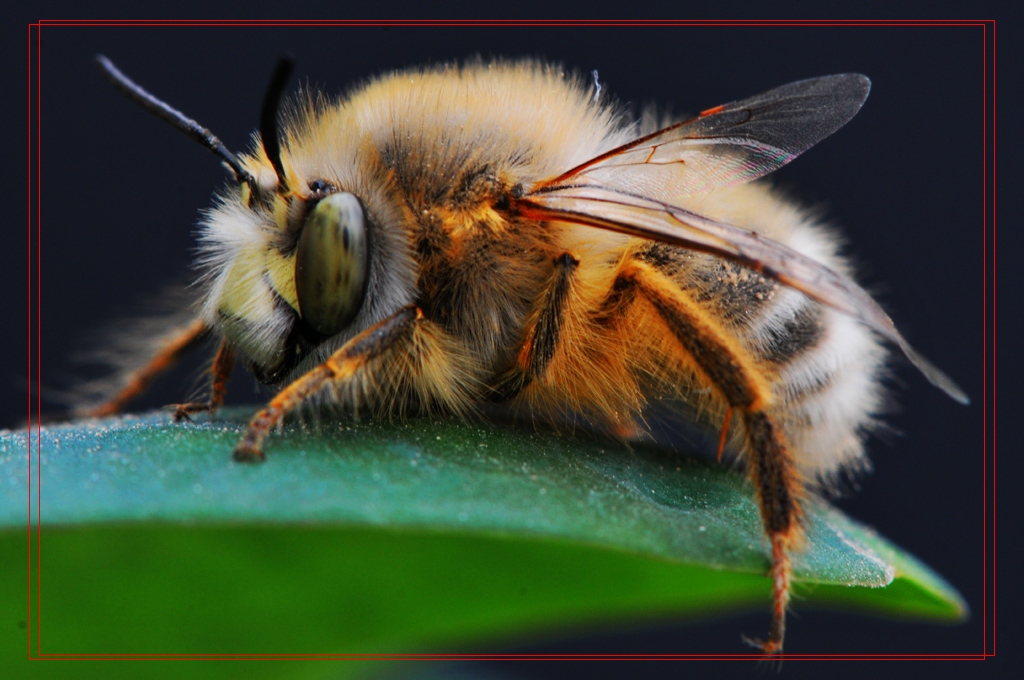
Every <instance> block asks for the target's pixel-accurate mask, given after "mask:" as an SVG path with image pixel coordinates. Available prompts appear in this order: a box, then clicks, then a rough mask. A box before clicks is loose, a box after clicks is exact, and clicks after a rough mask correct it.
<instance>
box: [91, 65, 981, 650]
mask: <svg viewBox="0 0 1024 680" xmlns="http://www.w3.org/2000/svg"><path fill="white" fill-rule="evenodd" d="M99 61H100V65H101V67H102V68H103V70H104V71H105V72H106V74H107V75H108V76H109V78H110V79H111V81H112V82H113V83H114V84H115V85H116V86H117V87H118V88H120V89H121V90H122V91H123V92H125V93H126V94H127V95H128V96H130V97H131V98H133V99H135V100H136V101H138V102H139V103H141V104H142V105H143V106H144V107H146V108H147V109H149V110H150V111H152V112H154V113H156V114H157V115H159V116H161V117H162V118H164V119H165V120H167V121H169V122H170V123H172V124H173V125H175V126H176V127H178V128H179V129H181V130H182V131H184V132H186V133H187V134H189V135H190V136H192V137H193V138H195V139H196V140H198V141H200V142H201V143H202V144H204V145H205V146H207V148H209V149H210V150H212V151H213V152H214V153H216V154H217V155H218V156H219V157H220V159H221V160H222V161H223V162H224V163H225V164H226V165H227V166H228V168H229V169H230V170H231V172H232V173H233V175H234V182H233V183H232V184H231V185H230V186H228V187H227V188H226V189H225V190H224V191H222V192H221V193H220V194H219V195H218V196H217V199H216V201H215V204H214V206H213V208H212V209H211V210H210V211H209V212H208V213H207V214H206V216H205V218H204V220H203V223H202V226H201V234H200V256H199V266H200V269H201V271H202V275H201V283H202V287H201V290H202V291H203V292H202V301H201V306H200V308H199V309H200V311H199V314H198V318H197V319H196V320H194V321H193V322H191V323H190V324H188V325H187V326H185V327H183V328H181V329H180V330H179V331H178V332H176V334H175V335H174V337H173V339H172V340H171V341H170V342H168V343H167V344H166V345H165V346H164V347H163V348H162V349H161V350H160V351H159V352H158V353H157V354H156V356H154V357H153V358H152V360H151V361H150V362H149V364H147V365H145V366H143V367H142V368H140V369H138V370H137V371H135V372H133V373H132V374H130V375H129V376H127V381H126V383H125V385H124V387H123V388H122V389H121V390H120V392H119V393H117V394H116V395H115V396H114V397H113V398H111V399H110V400H109V401H107V402H105V403H103V404H102V405H100V406H98V407H95V408H94V409H93V410H92V414H93V415H106V414H110V413H115V412H118V411H120V410H122V409H123V408H124V406H125V405H126V404H127V403H128V402H129V401H130V400H131V399H132V398H133V397H134V396H136V395H138V394H139V393H140V392H141V391H142V390H143V389H145V387H146V385H147V384H148V383H149V381H150V380H152V378H153V377H154V376H155V375H157V374H158V373H159V372H160V371H162V370H163V369H164V368H165V367H166V366H168V365H169V364H170V363H172V362H173V360H175V359H176V358H178V357H179V356H180V355H181V354H183V353H184V352H185V351H187V350H188V349H189V348H190V347H193V346H195V345H196V344H197V343H198V342H199V340H201V339H202V338H204V337H207V336H211V335H212V336H214V337H216V338H218V339H219V343H220V344H219V349H218V351H217V354H216V357H215V359H214V361H213V364H212V368H211V371H210V375H211V389H210V396H209V398H208V399H207V400H206V401H202V402H195V403H187V404H182V405H180V406H178V407H177V410H176V418H178V419H185V418H188V417H189V416H190V415H191V414H195V413H198V412H203V411H209V412H213V411H216V409H217V408H218V407H219V406H220V405H221V404H222V403H223V399H224V394H225V391H226V386H227V382H228V379H229V377H230V373H231V370H232V368H233V366H234V364H235V363H236V359H238V358H240V359H241V360H242V361H243V362H244V363H245V364H246V365H248V367H249V368H250V370H251V371H252V373H253V374H254V375H255V376H256V377H257V378H258V379H259V380H260V381H261V382H262V383H264V384H266V385H269V386H271V387H272V388H274V389H276V390H277V392H276V395H275V396H274V397H273V398H272V399H271V400H270V402H269V403H268V404H267V405H266V406H265V407H264V408H262V409H261V410H260V411H258V412H257V413H256V415H255V416H254V417H253V419H252V421H251V422H250V424H249V426H248V428H247V430H246V432H245V434H244V436H243V437H242V439H241V441H240V442H239V443H238V445H237V446H236V448H235V451H234V457H235V459H236V460H239V461H259V460H262V459H264V457H265V445H266V440H267V437H268V435H269V434H270V433H271V431H272V430H274V428H275V427H277V426H278V425H279V424H280V423H281V422H282V421H283V420H284V418H285V417H286V416H288V415H289V414H290V413H293V412H296V411H298V410H300V409H302V408H304V407H308V406H311V405H312V406H316V405H322V404H332V405H339V406H341V407H344V408H349V409H356V408H359V409H365V410H368V411H370V412H372V413H375V414H379V415H396V416H401V415H404V414H407V413H422V412H437V413H447V414H455V415H466V414H470V413H472V412H474V411H475V410H476V409H477V408H478V407H479V406H480V405H482V404H485V403H487V402H506V403H510V404H512V405H514V406H515V407H517V408H522V409H525V410H527V411H529V412H531V413H533V414H535V415H538V416H539V417H541V418H549V419H557V418H559V417H562V416H565V415H566V414H571V415H573V416H575V417H579V418H583V419H586V420H588V421H589V422H591V423H593V424H594V425H595V426H596V427H598V428H601V429H604V430H606V431H608V432H609V433H612V434H617V435H619V436H627V435H628V434H629V433H636V432H638V431H639V430H640V429H642V425H643V414H644V412H645V410H646V409H647V408H648V407H649V406H650V405H651V404H652V403H654V402H656V401H659V400H663V399H664V400H669V403H678V404H684V405H685V412H680V414H679V415H680V417H681V418H689V419H694V418H695V419H697V420H699V421H700V422H701V423H703V424H704V425H706V426H707V427H709V428H713V429H714V430H715V431H718V432H720V433H721V440H720V446H719V456H721V454H722V450H723V449H724V448H725V446H726V444H727V443H728V442H730V441H731V443H732V447H731V448H732V449H733V450H735V451H737V452H738V453H739V455H740V456H741V457H742V459H743V460H744V463H745V466H746V470H747V474H748V476H749V478H750V480H751V482H752V484H753V486H754V488H755V490H756V492H757V497H758V501H759V504H760V511H761V516H762V520H763V524H764V530H765V534H766V537H767V539H768V542H769V544H770V546H771V562H772V567H771V577H772V579H773V610H772V623H771V627H770V630H769V633H768V636H767V638H766V639H765V640H764V641H756V644H757V645H758V646H759V647H760V648H761V649H762V650H763V651H764V652H765V653H769V654H771V653H777V652H780V651H781V650H782V647H783V640H784V634H785V615H786V607H787V602H788V599H789V594H790V578H791V565H790V556H791V554H792V553H793V551H795V550H799V549H800V543H801V539H802V531H801V518H802V513H801V505H802V502H803V500H804V499H805V498H806V497H807V495H808V494H810V493H814V492H815V490H816V489H817V488H818V487H820V486H822V485H825V486H827V485H828V484H829V483H830V482H831V481H832V480H833V479H834V478H835V476H836V475H837V474H839V473H840V472H842V471H856V470H858V469H860V468H862V467H863V466H864V465H865V463H866V461H865V457H864V450H863V444H862V442H863V438H864V436H865V435H866V433H867V432H869V431H870V429H871V428H872V426H873V425H874V424H875V423H876V418H877V413H878V411H879V410H880V407H881V405H882V401H883V390H882V387H881V371H882V368H883V365H884V363H885V360H886V356H887V350H886V349H885V347H884V345H883V342H884V341H885V340H888V341H889V342H891V343H894V344H895V345H896V346H898V347H899V348H900V349H901V350H902V351H903V353H904V354H905V355H906V356H907V357H908V358H909V359H910V361H911V362H912V363H913V364H914V365H915V366H917V367H918V368H919V369H920V370H921V371H922V372H923V373H924V375H925V376H926V377H927V378H928V379H929V380H930V381H931V382H932V383H933V384H935V385H936V386H938V387H939V388H940V389H942V390H944V391H945V392H946V393H947V394H949V395H950V396H951V397H953V398H954V399H956V400H958V401H961V402H964V403H966V402H967V398H966V396H965V395H964V393H963V392H962V391H961V390H960V389H959V388H958V387H957V386H956V385H955V384H954V383H953V381H952V380H950V379H949V378H948V377H947V376H945V375H944V374H943V373H942V372H941V371H939V369H937V368H936V367H934V366H933V365H932V364H930V363H929V362H928V361H927V360H926V359H924V358H923V357H922V356H921V355H919V354H918V353H917V352H916V351H915V350H914V349H913V348H912V347H911V346H910V345H909V344H908V343H907V342H906V340H905V339H904V338H903V337H902V336H901V335H900V333H899V332H898V331H897V330H896V328H895V326H894V325H893V323H892V321H891V320H890V319H889V317H888V316H887V315H886V314H885V312H884V311H883V310H882V309H881V307H880V306H879V305H878V304H877V303H876V302H875V301H874V300H873V299H872V298H871V297H870V295H868V294H867V293H866V292H865V291H864V290H863V289H862V288H861V287H860V286H859V285H858V284H857V283H855V282H854V280H853V279H852V278H851V274H850V267H849V265H848V264H847V263H846V261H845V260H844V259H843V258H842V257H841V256H840V254H839V246H838V243H837V239H836V237H835V236H834V235H833V234H832V233H831V232H829V231H828V230H827V229H825V228H824V227H823V226H821V225H820V224H817V223H816V222H815V221H814V220H813V219H812V218H811V217H810V216H809V215H808V213H807V212H805V211H803V210H801V209H800V208H799V207H798V206H795V205H793V204H791V203H790V202H787V201H786V200H784V199H783V198H781V197H779V196H778V195H776V194H775V193H773V191H772V190H771V189H770V188H768V187H766V186H764V185H762V184H758V183H755V182H754V180H757V179H758V178H760V177H763V176H765V175H767V174H768V173H770V172H772V171H774V170H775V169H777V168H779V167H781V166H782V165H784V164H786V163H788V162H789V161H791V160H793V159H794V158H795V157H796V156H797V155H799V154H800V153H802V152H803V151H805V150H807V149H808V148H810V147H811V146H813V145H814V144H816V143H817V142H819V141H820V140H822V139H823V138H825V137H827V136H828V135H830V134H832V133H833V132H835V131H836V130H837V129H838V128H840V127H842V126H843V125H845V124H846V123H847V122H848V121H849V120H850V119H851V118H852V117H853V116H854V115H855V114H856V113H857V111H858V110H859V109H860V107H861V105H862V104H863V102H864V101H865V99H866V97H867V95H868V91H869V89H870V82H869V80H868V79H867V78H866V77H864V76H862V75H857V74H843V75H833V76H826V77H822V78H814V79H810V80H803V81H799V82H795V83H791V84H789V85H784V86H782V87H779V88H776V89H774V90H770V91H768V92H766V93H764V94H761V95H757V96H754V97H751V98H749V99H743V100H740V101H736V102H733V103H730V104H725V105H722V106H716V107H714V108H710V109H707V110H705V111H703V112H701V113H700V114H699V115H697V116H696V117H693V118H690V119H687V120H683V121H681V122H677V123H675V124H672V125H669V126H667V127H663V128H660V129H659V128H658V126H656V125H653V124H651V123H644V122H641V123H639V124H638V123H631V122H629V121H627V120H626V119H625V117H624V116H623V115H622V113H621V112H620V110H619V109H618V108H616V107H614V106H612V105H609V104H607V103H605V101H604V100H602V98H601V97H600V96H599V95H600V88H599V87H598V86H597V84H596V82H595V83H594V84H593V85H589V84H587V83H586V82H585V81H584V80H582V79H580V78H578V77H576V76H572V75H567V74H565V73H563V72H562V71H561V70H559V69H558V68H555V67H551V66H545V65H543V64H540V63H536V62H532V61H525V62H502V61H497V62H483V61H475V62H470V63H468V64H465V65H462V66H454V65H451V66H442V67H436V68H425V69H419V70H409V71H403V72H399V73H393V74H390V75H386V76H383V77H381V78H378V79H376V80H373V81H371V82H369V83H367V84H365V85H363V86H361V87H358V88H356V89H355V90H354V91H352V92H351V93H350V94H348V95H347V96H346V97H344V98H342V99H340V100H338V101H329V100H327V99H326V98H324V97H322V96H320V95H307V96H306V97H305V98H300V99H299V100H298V101H297V103H295V104H293V105H291V107H290V108H289V109H288V110H287V111H286V112H285V113H284V115H282V114H281V111H280V109H281V106H280V101H281V99H282V95H283V93H284V91H285V89H286V84H287V81H288V77H289V73H290V70H291V65H290V63H288V62H286V61H282V63H281V65H279V67H278V70H277V72H276V73H275V74H274V77H273V79H272V82H271V85H270V88H269V89H268V93H267V96H266V98H265V102H264V107H263V112H262V116H261V127H260V134H259V137H258V138H257V141H256V143H255V144H254V147H253V149H252V150H251V151H250V152H249V153H248V154H246V155H243V156H241V157H238V156H236V155H234V154H233V153H231V152H230V151H228V150H227V149H226V148H225V147H224V145H223V144H222V143H221V142H220V141H219V140H218V139H217V138H216V137H215V136H214V135H213V134H212V133H210V132H209V131H208V130H206V129H205V128H202V127H201V126H200V125H199V124H198V123H196V122H194V121H192V120H190V119H188V118H187V117H185V116H184V115H183V114H181V113H180V112H178V111H176V110H174V109H172V108H171V107H169V106H168V105H167V104H165V103H163V102H162V101H160V100H158V99H156V98H155V97H153V96H152V95H150V94H149V93H148V92H146V91H145V90H144V89H142V88H141V87H140V86H138V85H136V84H135V83H133V82H132V81H131V80H129V79H128V78H127V77H126V76H124V75H123V74H122V73H120V71H118V70H117V68H116V67H115V66H114V65H113V64H112V63H111V62H109V60H107V59H105V58H103V57H100V58H99Z"/></svg>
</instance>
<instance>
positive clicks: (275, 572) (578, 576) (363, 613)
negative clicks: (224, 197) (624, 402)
mask: <svg viewBox="0 0 1024 680" xmlns="http://www.w3.org/2000/svg"><path fill="white" fill-rule="evenodd" d="M247 415H248V412H245V411H237V410H230V411H228V412H226V413H224V414H221V415H219V416H218V417H217V418H216V419H214V420H210V421H205V422H201V423H199V424H195V425H175V424H173V423H170V422H169V418H168V417H167V416H166V415H165V414H150V415H145V416H141V417H134V416H129V417H125V418H121V419H110V420H99V421H82V422H77V423H71V424H68V425H62V426H56V427H48V428H44V429H43V430H42V435H41V439H40V441H39V442H38V446H39V451H40V456H41V458H40V460H41V466H38V465H37V464H36V458H35V456H36V445H37V444H36V442H35V436H34V434H33V437H32V467H31V475H32V488H33V507H35V505H34V503H35V500H36V498H35V482H36V477H37V475H38V481H39V483H40V485H41V494H40V497H41V507H40V510H39V513H40V514H39V516H40V518H41V527H42V529H41V533H40V541H39V544H38V548H39V556H40V565H39V566H40V573H41V574H42V576H41V583H40V584H38V585H39V586H41V587H40V590H39V592H40V594H41V595H40V598H41V603H40V607H41V619H40V622H41V624H42V625H41V627H40V630H41V634H40V640H39V641H40V643H41V647H40V648H41V650H42V651H43V653H49V654H96V653H110V654H339V653H340V654H344V653H370V654H377V653H396V652H419V651H433V650H450V649H461V648H464V645H466V644H472V643H479V642H480V641H481V640H486V639H493V638H496V637H499V636H504V635H510V634H519V635H521V634H523V633H524V632H526V631H537V630H543V629H551V628H555V627H565V626H572V625H577V624H582V623H587V622H595V621H598V622H600V621H611V620H615V619H620V618H627V617H628V618H637V617H641V616H651V615H669V614H672V615H683V614H686V615H699V614H701V613H704V612H711V611H714V612H718V611H721V610H722V609H723V608H740V607H751V606H754V607H764V608H765V611H766V612H767V606H768V602H769V599H770V583H769V580H768V578H766V577H765V573H766V571H767V569H768V566H769V557H768V549H767V545H766V542H765V539H764V536H763V534H762V530H761V521H760V517H759V515H758V511H757V507H756V504H755V500H754V496H753V492H752V489H751V488H750V486H749V484H748V482H747V481H746V480H745V478H744V477H743V476H742V475H740V474H738V473H737V472H735V471H730V470H727V469H724V468H722V467H718V466H714V465H710V464H707V463H702V462H697V461H693V460H689V459H684V458H681V457H679V456H677V455H675V454H668V453H665V452H662V451H657V450H654V449H650V448H643V447H638V448H634V449H632V450H630V449H628V448H626V447H624V446H623V445H621V444H617V443H610V442H602V441H596V440H592V439H588V438H585V437H580V436H554V435H539V434H534V433H531V432H524V431H522V430H510V429H502V428H500V427H497V426H493V425H481V424H465V423H458V422H440V423H438V422H428V421H413V422H409V423H403V424H354V423H351V422H349V423H344V424H339V423H337V422H324V423H322V424H321V425H319V426H317V427H308V428H306V427H302V426H288V427H285V428H284V430H283V431H282V433H280V434H276V435H274V436H272V438H271V439H270V440H269V445H268V454H269V460H268V461H267V462H266V463H264V464H261V465H246V464H238V463H234V462H232V461H231V450H232V448H233V445H234V443H235V442H236V441H237V439H238V438H239V436H240V434H241V432H242V430H243V428H244V424H245V422H246V420H247ZM28 445H29V438H28V435H27V433H26V432H23V431H22V432H13V433H5V434H3V435H2V436H0V482H2V484H3V492H2V495H0V545H2V546H3V547H2V549H0V556H2V557H3V559H2V561H0V578H2V580H3V583H5V584H7V585H6V586H5V587H6V588H8V589H9V590H10V592H7V593H5V594H4V597H3V599H4V601H6V602H15V603H18V604H17V607H16V608H15V611H16V612H17V611H20V614H16V613H12V614H11V616H19V617H20V618H22V619H24V618H26V614H25V602H26V593H25V592H24V588H25V587H26V575H25V570H26V555H25V553H26V535H25V530H26V526H27V508H28V504H27V502H26V497H25V494H26V490H27V489H28V487H29V480H28V475H29V474H30V472H29V466H28V456H27V451H28ZM807 505H808V507H807V509H806V510H807V545H806V547H805V549H804V550H803V551H801V552H800V553H799V554H797V555H796V556H795V559H794V564H795V575H796V578H797V579H798V580H799V581H800V582H801V583H802V585H800V586H798V589H799V592H800V593H801V596H802V601H801V604H800V606H801V607H805V606H810V605H812V604H819V605H841V606H846V607H858V608H861V609H865V610H870V611H874V612H879V613H885V614H891V615H900V616H913V617H923V618H928V619H933V620H955V619H958V618H961V617H963V616H964V615H965V612H966V606H965V604H964V602H963V600H962V599H961V598H960V596H959V595H958V594H957V592H956V591H955V590H954V589H953V588H952V587H951V586H949V585H948V584H947V583H946V582H945V581H943V580H942V579H941V578H940V577H939V576H937V575H936V574H934V573H933V572H931V571H930V570H929V569H928V568H927V567H925V566H923V565H922V564H921V563H919V562H918V561H917V560H915V559H914V558H913V557H911V556H909V555H907V554H906V553H903V552H900V551H899V550H898V549H897V548H895V547H893V546H892V545H890V544H889V543H887V542H886V541H885V540H884V539H882V538H881V537H879V536H877V535H876V534H874V532H872V531H871V530H869V529H867V528H865V527H863V526H861V525H858V524H857V523H855V522H853V521H852V520H850V519H847V518H846V517H844V516H843V515H842V514H840V513H839V512H838V511H836V510H834V509H832V508H831V507H829V506H828V505H827V504H825V503H824V502H821V501H818V500H813V501H811V502H809V503H808V504H807ZM33 512H35V511H34V510H33ZM12 584H14V585H12ZM17 584H20V586H19V585H17ZM850 586H861V587H850ZM882 586H886V587H882ZM19 587H20V588H21V589H22V591H21V592H20V594H19V593H18V592H16V589H17V588H19ZM33 587H36V585H35V584H34V585H33ZM32 625H33V626H35V625H36V622H35V621H33V624H32ZM739 632H740V631H737V633H739ZM755 632H757V631H755ZM5 639H7V637H5ZM728 642H729V643H730V644H735V641H728ZM5 644H7V643H5ZM19 644H21V643H19ZM680 651H701V650H680ZM735 651H736V652H740V653H742V652H743V651H745V650H743V649H736V650H735ZM293 663H294V664H299V662H293ZM257 668H258V667H254V668H253V669H252V673H251V674H252V675H253V677H259V674H260V671H258V670H257ZM296 668H297V666H296ZM292 671H295V672H297V671H296V670H295V668H293V669H292ZM181 672H182V670H181V668H177V670H176V677H177V676H178V675H180V673H181ZM189 672H190V673H191V671H189ZM246 672H249V671H246ZM290 672H291V671H290ZM280 673H281V670H280V668H279V667H278V668H276V670H274V671H273V675H274V677H277V676H278V675H280ZM298 674H299V675H301V673H298ZM197 677H202V674H201V673H200V674H199V675H197Z"/></svg>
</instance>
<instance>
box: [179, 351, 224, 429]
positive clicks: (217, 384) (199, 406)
mask: <svg viewBox="0 0 1024 680" xmlns="http://www.w3.org/2000/svg"><path fill="white" fill-rule="evenodd" d="M234 367H235V346H234V344H232V343H231V341H230V340H228V339H227V338H224V339H223V340H221V341H220V347H218V348H217V355H216V356H215V357H214V359H213V365H212V366H211V367H210V398H209V399H207V400H206V401H193V402H189V403H187V404H178V405H177V406H176V407H175V409H174V422H180V421H182V420H191V418H190V417H189V416H191V415H192V414H193V413H203V412H206V411H209V412H210V413H215V412H216V411H217V409H219V408H220V407H221V406H223V405H224V396H225V395H226V394H227V391H228V380H230V379H231V371H232V369H234Z"/></svg>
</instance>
